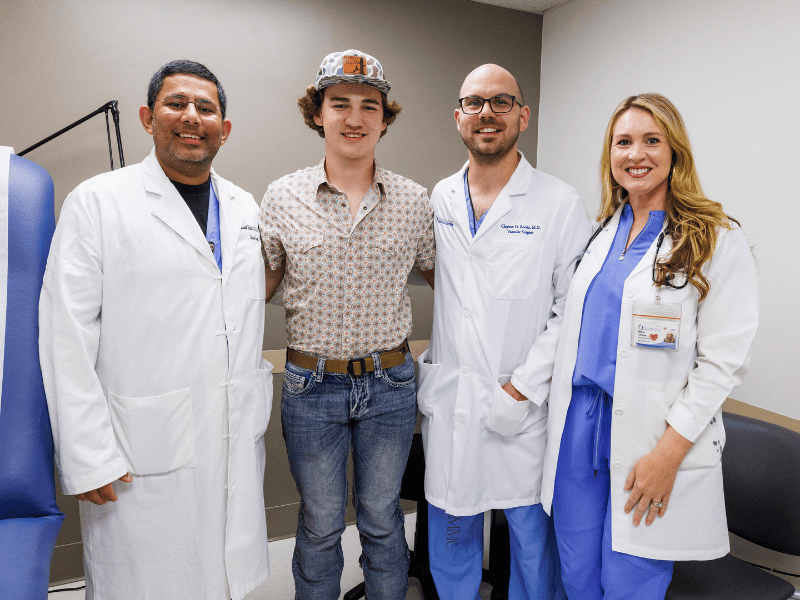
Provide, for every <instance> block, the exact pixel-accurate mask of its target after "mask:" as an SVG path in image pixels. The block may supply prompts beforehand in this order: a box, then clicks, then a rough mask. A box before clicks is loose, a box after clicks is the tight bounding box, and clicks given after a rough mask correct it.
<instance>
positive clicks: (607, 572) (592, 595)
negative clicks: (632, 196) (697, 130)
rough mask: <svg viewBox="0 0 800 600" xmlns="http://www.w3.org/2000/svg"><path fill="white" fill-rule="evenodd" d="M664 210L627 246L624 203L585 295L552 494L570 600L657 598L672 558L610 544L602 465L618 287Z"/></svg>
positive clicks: (606, 452) (628, 217)
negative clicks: (648, 555)
mask: <svg viewBox="0 0 800 600" xmlns="http://www.w3.org/2000/svg"><path fill="white" fill-rule="evenodd" d="M664 217H665V213H664V212H663V211H652V212H651V213H650V218H649V219H648V222H647V225H646V226H645V228H644V229H643V230H642V231H641V233H639V235H638V236H637V237H636V239H635V240H634V241H633V243H632V244H631V245H630V247H629V248H628V249H627V251H626V250H625V245H626V243H627V240H628V235H629V234H630V230H631V226H632V225H633V212H632V211H631V208H630V206H629V205H627V204H626V205H625V206H624V207H623V210H622V215H621V217H620V223H619V227H618V229H617V233H616V235H615V237H614V242H613V243H612V246H611V249H610V250H609V252H608V256H607V257H606V260H605V262H604V263H603V267H602V269H601V270H600V272H599V273H598V274H597V276H596V277H595V278H594V280H593V281H592V283H591V285H590V286H589V290H588V291H587V293H586V299H585V300H584V305H583V316H582V321H581V334H580V340H579V342H578V356H577V361H576V364H575V371H574V373H573V378H572V386H573V388H572V399H571V401H570V406H569V410H568V412H567V419H566V423H565V425H564V433H563V435H562V437H561V448H560V451H559V455H558V468H557V470H556V481H555V490H554V494H553V519H554V522H555V529H556V534H557V540H558V550H559V553H560V556H561V570H562V578H563V581H564V587H565V588H566V590H567V596H568V597H569V598H570V600H601V599H605V600H664V595H665V594H666V590H667V587H668V586H669V583H670V581H671V579H672V561H664V560H654V559H649V558H641V557H638V556H632V555H630V554H624V553H621V552H615V551H614V550H612V549H611V501H610V496H609V494H610V476H609V470H608V460H609V456H610V453H611V406H612V403H613V400H612V399H613V395H614V375H615V371H616V355H617V344H618V338H619V322H620V313H621V309H622V291H623V288H624V285H625V280H626V279H627V278H628V276H629V275H630V274H631V272H632V271H633V269H634V267H636V265H637V264H638V263H639V262H640V261H641V259H642V257H643V256H644V255H645V253H646V252H647V250H648V249H649V248H650V246H651V245H652V243H653V241H654V240H655V238H656V237H657V236H658V234H659V233H660V232H661V230H662V228H663V226H664ZM618 509H619V510H621V507H620V508H618ZM628 518H632V517H630V516H629V517H628ZM642 527H644V525H642Z"/></svg>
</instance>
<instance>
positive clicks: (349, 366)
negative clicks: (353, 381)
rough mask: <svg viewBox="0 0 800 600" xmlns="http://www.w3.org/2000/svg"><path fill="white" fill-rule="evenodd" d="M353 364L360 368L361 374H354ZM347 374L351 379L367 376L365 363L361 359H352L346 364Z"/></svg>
mask: <svg viewBox="0 0 800 600" xmlns="http://www.w3.org/2000/svg"><path fill="white" fill-rule="evenodd" d="M354 364H359V365H360V366H361V373H358V374H356V373H355V372H354V369H353V365H354ZM347 372H348V373H349V374H350V375H351V376H352V377H363V376H364V375H366V374H367V361H366V360H365V359H363V358H354V359H352V360H350V361H348V363H347Z"/></svg>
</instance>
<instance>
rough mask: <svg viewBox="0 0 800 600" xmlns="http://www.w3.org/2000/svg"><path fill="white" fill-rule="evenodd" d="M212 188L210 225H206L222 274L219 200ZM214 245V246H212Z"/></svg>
mask: <svg viewBox="0 0 800 600" xmlns="http://www.w3.org/2000/svg"><path fill="white" fill-rule="evenodd" d="M209 187H210V188H211V190H210V192H211V193H210V194H209V197H208V223H207V224H206V241H207V242H209V246H210V247H213V248H214V249H213V250H212V253H213V254H214V260H215V261H217V266H218V267H219V270H220V272H222V240H221V239H220V235H219V200H217V194H216V193H215V192H214V185H213V184H210V185H209ZM211 244H213V246H211Z"/></svg>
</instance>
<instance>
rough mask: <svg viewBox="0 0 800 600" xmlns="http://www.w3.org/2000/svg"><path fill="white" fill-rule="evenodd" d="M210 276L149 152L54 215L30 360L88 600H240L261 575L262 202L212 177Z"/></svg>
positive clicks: (201, 241)
mask: <svg viewBox="0 0 800 600" xmlns="http://www.w3.org/2000/svg"><path fill="white" fill-rule="evenodd" d="M211 177H212V182H213V185H214V188H215V190H216V192H217V197H218V198H219V214H220V233H221V243H222V273H221V274H220V271H219V269H218V267H217V264H216V262H215V261H214V258H213V255H212V254H211V251H210V248H209V246H208V242H207V241H206V239H205V237H204V236H203V233H202V231H201V230H200V228H199V227H198V225H197V222H196V220H195V218H194V216H193V215H192V213H191V211H190V210H189V208H188V207H187V205H186V203H185V202H184V201H183V199H182V198H181V196H180V194H179V193H178V191H177V190H176V189H175V187H174V186H173V185H172V184H171V183H170V182H169V180H168V179H167V177H166V175H165V174H164V172H163V170H162V169H161V167H160V165H159V164H158V161H157V159H156V157H155V153H154V152H151V154H150V155H149V156H148V157H147V158H146V159H145V160H144V161H143V162H142V163H140V164H137V165H133V166H130V167H127V168H125V169H121V170H118V171H113V172H111V173H106V174H104V175H100V176H98V177H94V178H93V179H90V180H89V181H86V182H84V183H83V184H81V185H80V186H78V187H77V188H76V189H75V190H74V191H73V192H72V193H71V194H70V195H69V196H68V197H67V200H66V201H65V203H64V207H63V209H62V211H61V217H60V220H59V222H58V226H57V228H56V233H55V237H54V238H53V242H52V246H51V248H50V256H49V258H48V261H47V270H46V272H45V276H44V287H43V289H42V295H41V300H40V314H39V325H40V337H39V347H40V355H41V363H42V372H43V377H44V384H45V390H46V393H47V400H48V405H49V408H50V418H51V421H52V426H53V438H54V440H55V452H56V463H57V465H58V470H59V474H60V477H61V485H62V489H63V491H64V493H65V494H78V493H81V492H85V491H88V490H92V489H96V488H98V487H100V486H102V485H104V484H106V483H108V482H110V481H112V480H116V479H117V478H118V477H120V476H122V475H124V474H125V473H130V474H131V475H133V476H134V477H133V482H132V483H129V484H126V483H122V482H117V481H115V483H114V489H115V491H116V493H117V496H118V497H119V501H118V502H115V503H107V504H105V505H103V506H97V505H94V504H91V503H89V502H81V506H80V508H81V528H82V536H83V549H84V565H85V568H86V575H87V599H89V600H92V599H94V600H148V599H149V600H163V599H164V598H171V599H174V600H178V599H186V600H190V599H191V600H228V599H229V598H233V599H234V600H238V599H241V598H243V597H244V596H245V595H246V594H247V593H248V592H249V591H250V590H252V589H253V588H255V587H256V586H258V585H259V584H260V583H261V582H263V581H264V580H265V579H266V578H267V576H268V575H269V559H268V556H267V531H266V522H265V513H264V498H263V491H262V486H263V479H264V462H265V448H264V442H263V439H262V436H263V434H264V431H265V430H266V427H267V420H268V416H269V414H270V406H271V403H272V365H270V364H269V363H268V362H266V361H264V360H263V358H262V353H261V348H262V338H263V329H264V295H265V294H264V291H265V289H264V287H265V286H264V262H263V259H262V256H261V245H260V241H259V235H258V220H257V215H258V205H257V204H256V203H255V201H254V200H253V197H252V196H251V195H250V194H248V193H247V192H245V191H243V190H241V189H240V188H238V187H236V186H234V185H233V184H231V183H230V182H228V181H226V180H224V179H222V178H221V177H219V176H218V175H217V174H216V173H214V172H213V171H212V175H211Z"/></svg>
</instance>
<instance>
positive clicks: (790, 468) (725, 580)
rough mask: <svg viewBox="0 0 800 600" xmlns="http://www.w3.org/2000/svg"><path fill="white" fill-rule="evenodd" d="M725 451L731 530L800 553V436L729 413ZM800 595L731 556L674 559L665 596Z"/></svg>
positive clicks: (727, 599) (742, 599)
mask: <svg viewBox="0 0 800 600" xmlns="http://www.w3.org/2000/svg"><path fill="white" fill-rule="evenodd" d="M724 424H725V431H726V432H727V441H726V443H725V449H724V452H723V455H722V473H723V481H724V486H725V510H726V512H727V515H728V529H729V530H730V531H731V532H732V533H734V534H736V535H737V536H739V537H741V538H743V539H745V540H747V541H749V542H752V543H754V544H757V545H759V546H762V547H764V548H768V549H770V550H774V551H776V552H781V553H783V554H790V555H793V556H798V557H800V434H798V433H795V432H794V431H790V430H788V429H785V428H783V427H779V426H777V425H772V424H770V423H765V422H763V421H757V420H755V419H750V418H748V417H742V416H740V415H734V414H731V413H725V418H724ZM789 598H800V592H798V591H797V590H795V588H794V586H793V585H792V584H791V583H789V582H787V581H786V580H784V579H781V578H780V577H777V576H776V575H773V574H771V573H769V572H767V571H764V570H762V569H759V568H758V567H755V566H753V565H751V564H750V563H747V562H745V561H743V560H739V559H738V558H735V557H733V556H731V555H730V554H728V555H727V556H724V557H723V558H719V559H717V560H710V561H688V562H676V563H675V568H674V572H673V576H672V583H671V584H670V586H669V589H668V590H667V595H666V597H665V600H788V599H789Z"/></svg>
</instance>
